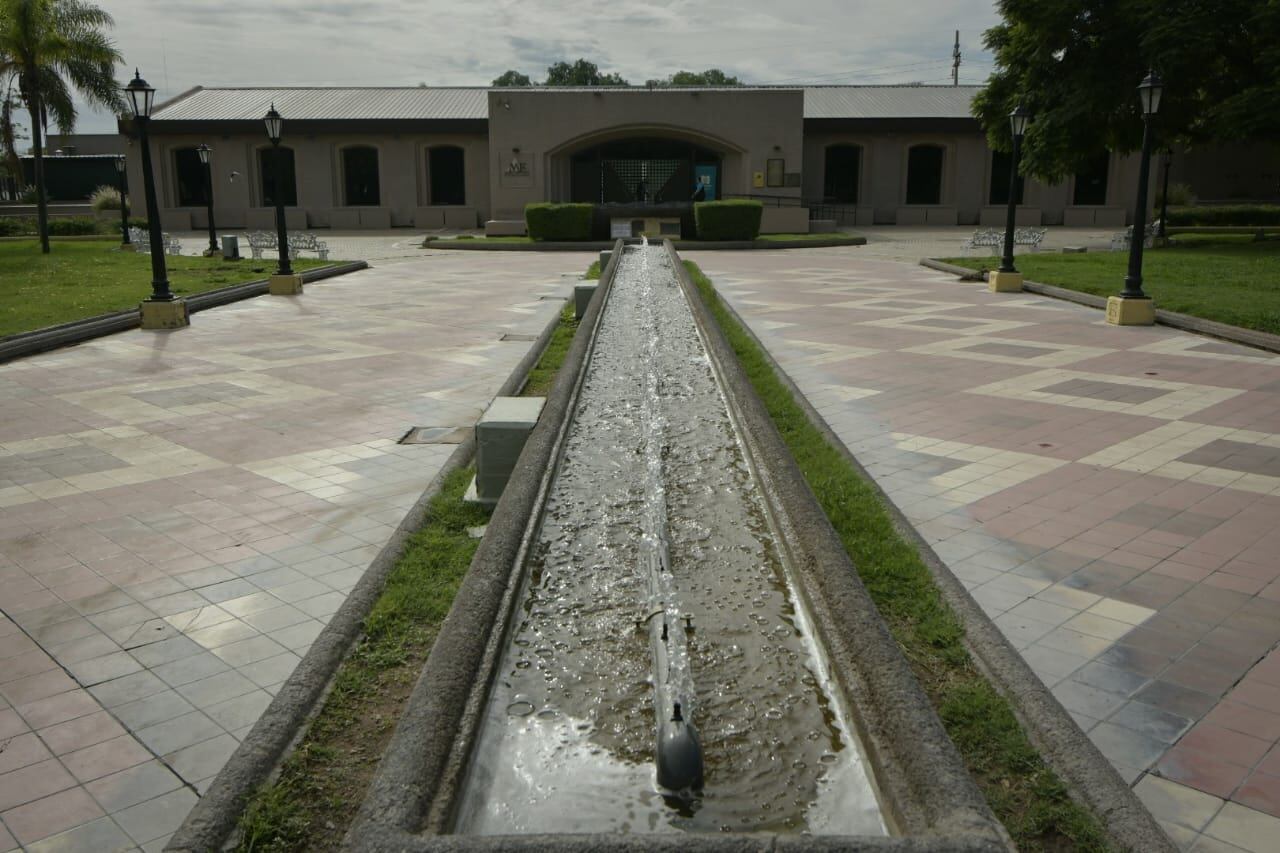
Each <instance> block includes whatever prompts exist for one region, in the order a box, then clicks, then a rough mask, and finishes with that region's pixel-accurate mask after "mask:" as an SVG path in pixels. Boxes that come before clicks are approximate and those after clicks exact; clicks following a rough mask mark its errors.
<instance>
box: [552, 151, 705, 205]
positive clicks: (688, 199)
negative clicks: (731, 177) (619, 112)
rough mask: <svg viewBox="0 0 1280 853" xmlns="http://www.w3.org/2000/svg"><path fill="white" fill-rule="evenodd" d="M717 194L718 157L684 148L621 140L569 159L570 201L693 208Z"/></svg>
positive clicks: (581, 152)
mask: <svg viewBox="0 0 1280 853" xmlns="http://www.w3.org/2000/svg"><path fill="white" fill-rule="evenodd" d="M703 178H706V180H705V181H703V180H702V179H703ZM719 193H720V155H718V154H716V153H715V152H713V151H709V150H707V149H705V148H700V147H698V146H696V145H691V144H689V143H687V142H678V141H675V140H671V139H625V140H619V141H617V142H606V143H604V144H603V145H597V146H595V147H594V148H589V149H587V150H585V151H580V152H578V153H577V154H575V155H574V156H573V163H572V168H571V172H570V195H571V200H572V201H577V202H591V203H593V204H627V205H637V204H638V205H650V204H691V203H692V202H694V201H713V200H714V199H716V198H718V197H719Z"/></svg>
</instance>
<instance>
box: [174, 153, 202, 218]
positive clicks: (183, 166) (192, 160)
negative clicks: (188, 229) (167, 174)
mask: <svg viewBox="0 0 1280 853" xmlns="http://www.w3.org/2000/svg"><path fill="white" fill-rule="evenodd" d="M173 165H174V172H175V174H176V175H177V178H178V207H204V206H205V205H206V204H208V203H209V194H208V193H207V192H206V191H205V185H204V163H201V162H200V152H199V151H197V150H196V149H194V148H179V149H178V150H177V151H175V152H173Z"/></svg>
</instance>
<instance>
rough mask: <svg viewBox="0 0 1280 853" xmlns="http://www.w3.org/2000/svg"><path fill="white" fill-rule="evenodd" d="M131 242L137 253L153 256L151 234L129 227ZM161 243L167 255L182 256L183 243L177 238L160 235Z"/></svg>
mask: <svg viewBox="0 0 1280 853" xmlns="http://www.w3.org/2000/svg"><path fill="white" fill-rule="evenodd" d="M129 242H131V243H132V244H133V250H134V251H135V252H146V253H147V254H148V255H149V254H151V232H149V231H146V230H144V229H142V228H138V227H136V226H133V225H130V226H129ZM160 242H161V243H162V244H163V245H164V253H165V254H166V255H181V254H182V241H181V240H179V239H178V238H177V237H173V236H171V235H170V234H168V233H166V232H163V231H162V232H161V233H160Z"/></svg>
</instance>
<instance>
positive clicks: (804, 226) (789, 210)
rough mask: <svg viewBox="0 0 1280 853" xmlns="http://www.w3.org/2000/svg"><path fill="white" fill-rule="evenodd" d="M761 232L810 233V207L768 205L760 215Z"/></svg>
mask: <svg viewBox="0 0 1280 853" xmlns="http://www.w3.org/2000/svg"><path fill="white" fill-rule="evenodd" d="M760 233H761V234H808V233H809V208H807V207H768V206H766V207H765V209H764V215H763V216H761V217H760Z"/></svg>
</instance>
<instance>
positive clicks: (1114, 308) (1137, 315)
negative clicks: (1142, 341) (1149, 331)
mask: <svg viewBox="0 0 1280 853" xmlns="http://www.w3.org/2000/svg"><path fill="white" fill-rule="evenodd" d="M1107 322H1108V323H1110V324H1111V325H1113V326H1153V325H1155V322H1156V304H1155V303H1154V302H1153V301H1151V300H1150V299H1135V298H1132V297H1130V298H1126V297H1123V296H1111V297H1108V298H1107Z"/></svg>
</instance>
